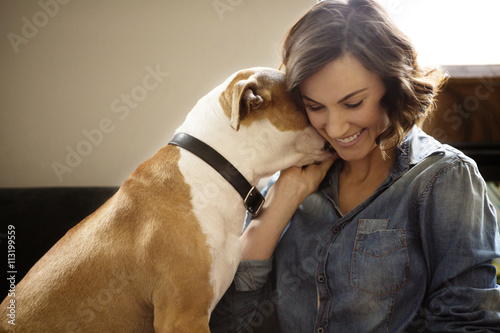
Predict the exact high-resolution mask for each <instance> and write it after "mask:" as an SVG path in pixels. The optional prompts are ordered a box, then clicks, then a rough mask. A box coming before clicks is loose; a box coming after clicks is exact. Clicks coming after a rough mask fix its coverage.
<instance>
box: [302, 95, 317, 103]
mask: <svg viewBox="0 0 500 333" xmlns="http://www.w3.org/2000/svg"><path fill="white" fill-rule="evenodd" d="M302 98H303V99H307V100H308V101H309V102H312V103H314V104H321V103H318V102H316V101H315V100H314V99H312V98H309V97H307V96H305V95H302Z"/></svg>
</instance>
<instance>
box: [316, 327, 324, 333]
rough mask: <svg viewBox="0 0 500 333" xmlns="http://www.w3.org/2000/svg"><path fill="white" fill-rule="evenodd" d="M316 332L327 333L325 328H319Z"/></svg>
mask: <svg viewBox="0 0 500 333" xmlns="http://www.w3.org/2000/svg"><path fill="white" fill-rule="evenodd" d="M316 332H318V333H325V329H324V328H323V327H320V328H318V330H317V331H316Z"/></svg>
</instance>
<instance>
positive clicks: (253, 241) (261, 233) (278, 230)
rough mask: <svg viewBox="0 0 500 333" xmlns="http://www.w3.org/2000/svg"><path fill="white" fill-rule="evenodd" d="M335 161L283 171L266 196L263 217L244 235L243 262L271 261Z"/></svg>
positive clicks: (255, 220) (253, 223)
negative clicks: (295, 217)
mask: <svg viewBox="0 0 500 333" xmlns="http://www.w3.org/2000/svg"><path fill="white" fill-rule="evenodd" d="M334 161H335V159H330V160H328V161H325V162H323V163H321V164H318V165H315V164H313V165H309V166H307V167H304V168H299V167H291V168H288V169H286V170H283V171H282V172H281V174H280V177H279V178H278V180H277V181H276V183H275V184H274V185H273V186H272V187H271V188H270V189H269V192H268V193H267V195H266V202H265V204H264V207H263V209H262V213H261V215H260V216H258V217H257V218H255V219H253V220H252V222H251V223H250V224H249V225H248V227H247V228H246V230H245V231H244V232H243V235H242V236H241V243H242V248H243V253H242V260H265V259H269V258H271V256H272V254H273V252H274V248H275V247H276V244H277V243H278V241H279V239H280V237H281V234H282V233H283V230H285V227H286V226H287V224H288V222H289V221H290V219H291V218H292V215H293V214H294V212H295V211H296V210H297V208H299V206H300V204H302V202H303V201H304V200H305V199H306V198H307V196H308V195H310V194H311V193H313V192H314V191H316V190H317V189H318V186H319V184H320V183H321V181H322V180H323V178H324V177H325V175H326V172H327V171H328V169H329V168H330V167H331V166H332V164H333V162H334Z"/></svg>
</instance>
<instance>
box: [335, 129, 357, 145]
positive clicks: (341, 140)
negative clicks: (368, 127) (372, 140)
mask: <svg viewBox="0 0 500 333" xmlns="http://www.w3.org/2000/svg"><path fill="white" fill-rule="evenodd" d="M360 134H361V131H359V132H358V133H356V134H354V135H352V136H350V137H348V138H345V139H337V141H340V142H342V143H349V142H352V141H354V140H356V139H357V138H358V136H359V135H360Z"/></svg>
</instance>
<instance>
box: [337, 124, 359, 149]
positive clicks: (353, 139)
mask: <svg viewBox="0 0 500 333" xmlns="http://www.w3.org/2000/svg"><path fill="white" fill-rule="evenodd" d="M364 131H365V129H364V128H363V129H362V130H361V131H359V132H357V133H354V134H352V135H350V136H346V137H343V138H339V139H335V141H336V142H337V144H338V145H339V146H340V147H343V148H349V147H352V146H354V145H355V144H356V143H358V142H359V140H360V138H361V135H362V134H363V133H364Z"/></svg>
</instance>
